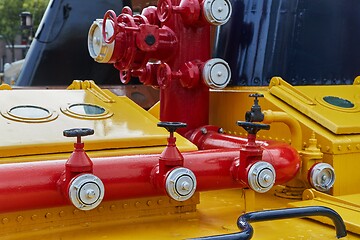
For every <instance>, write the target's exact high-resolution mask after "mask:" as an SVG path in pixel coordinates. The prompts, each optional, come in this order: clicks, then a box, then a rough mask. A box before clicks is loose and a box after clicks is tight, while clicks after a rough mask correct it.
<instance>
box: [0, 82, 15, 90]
mask: <svg viewBox="0 0 360 240" xmlns="http://www.w3.org/2000/svg"><path fill="white" fill-rule="evenodd" d="M0 90H12V88H11V87H10V85H8V84H6V83H3V84H1V85H0Z"/></svg>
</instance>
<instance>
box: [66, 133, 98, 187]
mask: <svg viewBox="0 0 360 240" xmlns="http://www.w3.org/2000/svg"><path fill="white" fill-rule="evenodd" d="M63 134H64V136H65V137H76V140H77V141H76V142H75V143H74V151H73V153H72V154H71V155H70V157H69V159H68V160H67V162H66V164H65V171H66V179H67V180H70V179H72V178H73V177H75V176H76V175H78V174H80V173H92V172H93V163H92V161H91V160H90V158H89V157H88V155H87V154H86V152H85V151H84V143H83V142H81V137H83V136H88V135H93V134H94V130H93V129H89V128H74V129H69V130H64V132H63Z"/></svg>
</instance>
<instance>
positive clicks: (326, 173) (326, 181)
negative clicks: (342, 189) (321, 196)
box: [309, 163, 335, 192]
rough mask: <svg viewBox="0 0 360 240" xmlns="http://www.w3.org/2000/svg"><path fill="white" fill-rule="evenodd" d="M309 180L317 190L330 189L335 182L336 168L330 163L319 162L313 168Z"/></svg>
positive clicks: (324, 190)
mask: <svg viewBox="0 0 360 240" xmlns="http://www.w3.org/2000/svg"><path fill="white" fill-rule="evenodd" d="M309 180H310V184H311V186H313V187H314V188H315V189H316V190H318V191H321V192H326V191H329V190H330V188H331V187H332V186H333V185H334V183H335V170H334V168H333V167H332V166H331V165H330V164H328V163H317V164H315V165H314V166H313V167H312V169H311V172H310V175H309Z"/></svg>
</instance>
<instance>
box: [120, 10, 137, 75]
mask: <svg viewBox="0 0 360 240" xmlns="http://www.w3.org/2000/svg"><path fill="white" fill-rule="evenodd" d="M118 21H119V26H120V27H121V28H123V29H124V31H125V43H124V46H127V48H126V50H125V53H124V57H123V58H122V59H121V60H120V62H119V63H118V66H119V69H122V70H127V69H129V68H130V66H131V64H132V62H133V59H134V56H135V53H136V45H135V39H136V38H135V32H134V29H135V28H137V25H136V24H135V20H134V18H133V16H131V15H129V14H126V13H121V14H120V15H119V17H118Z"/></svg>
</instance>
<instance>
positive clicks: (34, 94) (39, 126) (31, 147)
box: [0, 89, 195, 162]
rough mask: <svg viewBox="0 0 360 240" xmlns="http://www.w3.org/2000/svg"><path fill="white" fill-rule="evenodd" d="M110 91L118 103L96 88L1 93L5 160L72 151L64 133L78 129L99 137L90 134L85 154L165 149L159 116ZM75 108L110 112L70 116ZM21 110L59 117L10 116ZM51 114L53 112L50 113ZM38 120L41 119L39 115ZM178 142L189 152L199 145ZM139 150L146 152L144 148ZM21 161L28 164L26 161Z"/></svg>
mask: <svg viewBox="0 0 360 240" xmlns="http://www.w3.org/2000/svg"><path fill="white" fill-rule="evenodd" d="M105 93H106V94H107V95H109V96H111V97H112V98H113V99H114V100H115V101H114V102H104V101H103V100H102V98H100V97H101V96H102V95H100V94H99V93H97V92H94V91H93V90H91V89H89V90H9V91H0V102H1V103H2V105H1V107H0V111H1V114H2V115H1V117H0V123H1V126H2V136H4V138H3V140H2V142H1V146H0V153H1V154H0V155H1V158H5V157H15V156H16V157H18V156H25V155H32V154H51V153H53V154H57V153H61V152H71V151H72V139H67V138H65V137H63V136H62V131H63V130H65V129H70V128H74V127H87V128H92V129H94V131H95V135H94V136H89V137H87V139H86V142H87V144H86V150H88V151H90V150H93V151H95V150H108V151H111V150H113V149H118V150H119V149H124V150H125V149H127V148H135V147H158V146H165V145H166V137H167V132H166V131H165V130H163V129H160V128H158V127H157V126H156V124H157V122H158V120H157V119H156V118H154V117H152V116H151V115H149V114H148V113H147V112H146V111H145V110H143V109H142V108H140V107H139V106H138V105H136V104H135V103H134V102H132V101H130V100H129V99H128V98H126V97H118V96H116V95H114V94H112V93H111V92H110V91H107V90H106V91H105ZM99 96H100V97H99ZM9 99H11V101H9ZM74 104H75V107H76V108H75V109H78V108H77V107H78V106H79V105H76V104H90V105H89V106H90V108H91V109H92V108H93V106H98V107H100V108H103V109H104V111H107V112H108V113H107V114H99V116H97V114H93V113H92V112H88V113H86V112H85V111H84V112H82V114H80V115H79V114H71V112H70V113H69V111H68V110H69V109H68V108H69V106H72V105H74ZM17 106H35V107H42V108H43V109H45V110H44V111H45V113H46V114H52V116H56V117H55V118H54V117H52V118H51V117H50V118H47V117H45V118H43V119H42V120H43V121H42V122H30V123H29V124H26V122H28V121H31V120H32V118H30V119H26V118H16V119H14V118H11V116H8V112H9V111H10V110H11V109H12V108H14V107H17ZM81 106H82V105H80V107H81ZM86 106H88V105H85V107H86ZM26 109H27V108H25V110H26ZM47 110H48V111H49V112H46V111H47ZM83 110H84V109H82V110H81V111H83ZM115 112H116V113H115ZM114 113H115V114H114ZM4 115H5V116H6V117H7V118H6V117H4ZM34 119H35V120H37V118H36V117H35V118H34ZM136 139H137V140H136ZM178 144H179V147H180V149H181V148H182V146H183V144H185V145H187V147H186V148H188V147H190V148H188V150H193V149H195V148H194V146H192V147H191V144H190V145H189V142H187V141H184V139H183V138H181V137H179V136H178ZM162 149H163V148H160V149H158V150H156V152H161V151H162ZM138 150H140V151H141V149H138ZM132 151H134V150H132ZM135 151H136V149H135ZM40 157H41V156H40ZM67 157H68V155H65V156H63V157H62V158H67ZM29 158H31V156H29ZM35 160H36V157H35ZM8 161H11V160H7V162H8ZM20 161H26V157H24V158H23V159H22V160H20Z"/></svg>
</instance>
